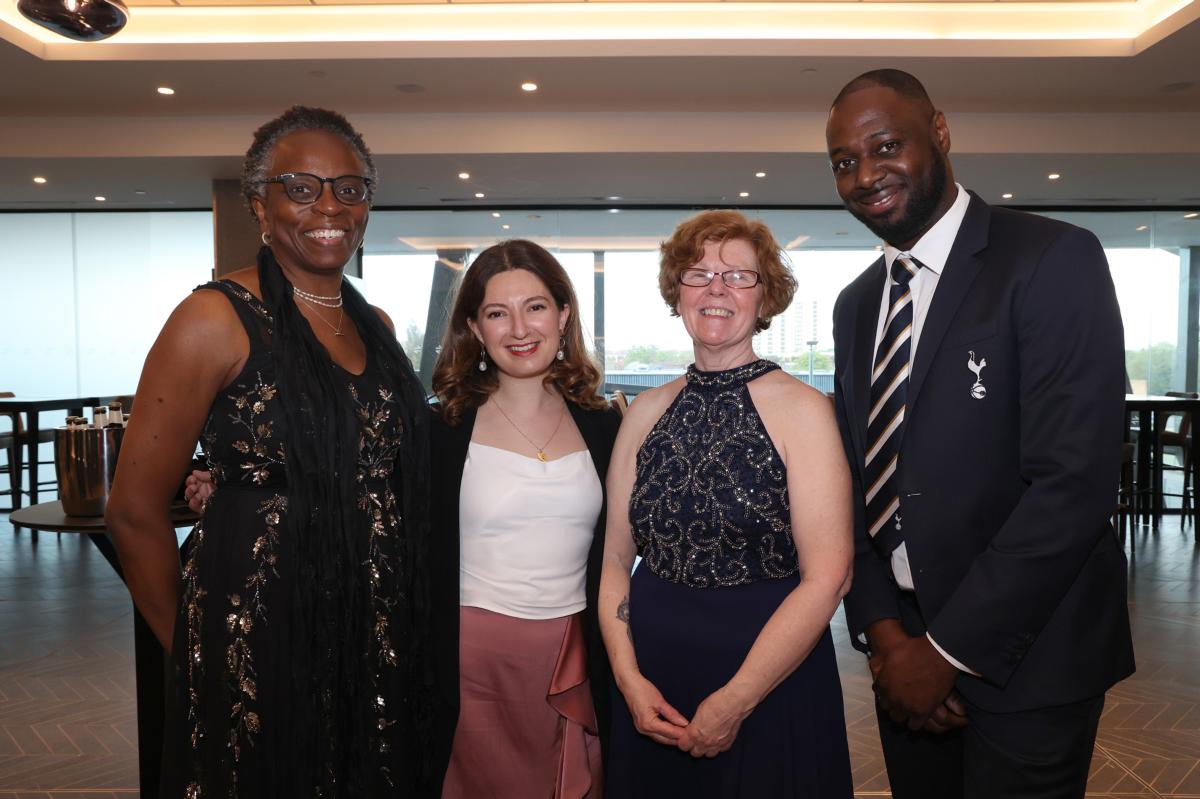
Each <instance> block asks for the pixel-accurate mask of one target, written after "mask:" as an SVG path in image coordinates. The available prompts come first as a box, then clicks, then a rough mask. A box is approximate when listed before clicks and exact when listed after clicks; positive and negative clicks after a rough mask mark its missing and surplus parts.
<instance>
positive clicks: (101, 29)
mask: <svg viewBox="0 0 1200 799" xmlns="http://www.w3.org/2000/svg"><path fill="white" fill-rule="evenodd" d="M17 10H18V11H20V12H21V14H22V15H23V16H24V17H25V18H26V19H29V20H31V21H33V22H36V23H37V24H38V25H41V26H42V27H43V28H46V29H47V30H51V31H54V32H55V33H57V34H58V35H59V36H64V37H66V38H68V39H74V40H75V41H77V42H97V41H100V40H101V39H107V38H108V37H109V36H112V35H113V34H114V33H117V32H118V31H120V30H121V28H124V27H125V23H126V22H128V21H129V9H127V8H126V7H125V4H124V3H123V2H121V0H18V2H17Z"/></svg>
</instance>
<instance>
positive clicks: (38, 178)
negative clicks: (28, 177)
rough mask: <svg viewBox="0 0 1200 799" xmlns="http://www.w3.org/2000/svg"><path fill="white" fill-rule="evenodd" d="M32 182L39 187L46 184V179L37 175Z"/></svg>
mask: <svg viewBox="0 0 1200 799" xmlns="http://www.w3.org/2000/svg"><path fill="white" fill-rule="evenodd" d="M33 182H34V183H36V184H38V185H39V186H40V185H42V184H43V183H45V182H46V179H45V178H44V177H42V176H41V175H38V176H37V177H36V178H34V179H33Z"/></svg>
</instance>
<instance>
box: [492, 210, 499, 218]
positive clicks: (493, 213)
mask: <svg viewBox="0 0 1200 799" xmlns="http://www.w3.org/2000/svg"><path fill="white" fill-rule="evenodd" d="M499 218H500V212H499V211H492V219H499Z"/></svg>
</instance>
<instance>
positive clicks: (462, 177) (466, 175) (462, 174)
mask: <svg viewBox="0 0 1200 799" xmlns="http://www.w3.org/2000/svg"><path fill="white" fill-rule="evenodd" d="M458 179H459V180H470V179H471V173H470V172H459V173H458Z"/></svg>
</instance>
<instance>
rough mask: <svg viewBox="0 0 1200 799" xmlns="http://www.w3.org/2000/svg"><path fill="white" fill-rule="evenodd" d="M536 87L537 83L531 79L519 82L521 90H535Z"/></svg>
mask: <svg viewBox="0 0 1200 799" xmlns="http://www.w3.org/2000/svg"><path fill="white" fill-rule="evenodd" d="M537 89H538V87H537V84H536V83H533V82H532V81H525V82H524V83H522V84H521V91H523V92H536V91H537Z"/></svg>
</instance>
